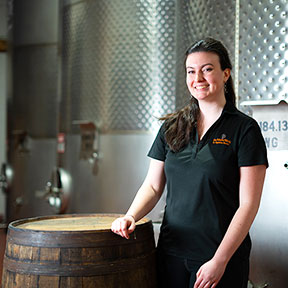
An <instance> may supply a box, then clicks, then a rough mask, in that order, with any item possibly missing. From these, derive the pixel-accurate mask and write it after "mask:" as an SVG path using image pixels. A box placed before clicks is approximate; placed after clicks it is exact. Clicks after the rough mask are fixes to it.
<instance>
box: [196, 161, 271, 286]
mask: <svg viewBox="0 0 288 288" xmlns="http://www.w3.org/2000/svg"><path fill="white" fill-rule="evenodd" d="M265 173H266V166H265V165H256V166H248V167H241V168H240V186H239V189H240V190H239V194H240V205H239V208H238V209H237V211H236V213H235V215H234V217H233V218H232V221H231V223H230V225H229V227H228V229H227V231H226V234H225V236H224V238H223V240H222V242H221V244H220V245H219V247H218V249H217V251H216V253H215V255H214V257H213V258H212V259H211V260H210V261H208V262H206V263H205V264H204V265H203V266H201V268H200V269H199V271H198V272H197V281H196V283H195V285H194V288H206V287H209V288H210V287H211V288H214V287H216V285H217V283H218V282H219V281H220V279H221V277H222V276H223V274H224V271H225V268H226V265H227V263H228V262H229V260H230V259H231V257H232V255H233V254H234V252H235V251H236V250H237V248H238V247H239V246H240V244H241V243H242V242H243V240H244V239H245V237H246V236H247V234H248V232H249V229H250V227H251V225H252V223H253V220H254V218H255V216H256V214H257V211H258V208H259V205H260V199H261V194H262V189H263V184H264V178H265Z"/></svg>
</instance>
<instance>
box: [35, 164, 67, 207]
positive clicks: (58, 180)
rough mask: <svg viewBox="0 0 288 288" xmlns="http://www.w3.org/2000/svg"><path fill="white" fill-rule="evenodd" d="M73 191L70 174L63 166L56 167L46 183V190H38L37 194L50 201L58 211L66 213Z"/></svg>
mask: <svg viewBox="0 0 288 288" xmlns="http://www.w3.org/2000/svg"><path fill="white" fill-rule="evenodd" d="M70 191H71V178H70V175H69V174H68V173H67V172H65V171H64V170H63V169H62V168H57V167H56V168H54V169H53V171H52V175H51V178H50V181H48V182H47V183H46V186H45V188H44V190H41V191H36V192H35V196H36V197H38V198H43V199H45V200H47V201H48V203H49V205H50V206H51V207H53V208H55V210H56V212H57V213H64V212H65V209H66V208H67V203H68V199H69V194H70Z"/></svg>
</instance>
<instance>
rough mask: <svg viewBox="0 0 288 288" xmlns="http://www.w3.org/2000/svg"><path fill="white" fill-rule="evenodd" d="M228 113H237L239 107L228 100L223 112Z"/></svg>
mask: <svg viewBox="0 0 288 288" xmlns="http://www.w3.org/2000/svg"><path fill="white" fill-rule="evenodd" d="M224 113H228V114H235V113H237V108H236V107H235V106H234V105H233V104H232V103H231V102H230V101H227V102H226V104H225V106H224V108H223V113H222V114H224Z"/></svg>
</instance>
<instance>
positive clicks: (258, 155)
mask: <svg viewBox="0 0 288 288" xmlns="http://www.w3.org/2000/svg"><path fill="white" fill-rule="evenodd" d="M254 165H266V167H268V160H267V149H266V145H265V142H264V139H263V136H262V133H261V130H260V128H259V126H258V124H257V122H256V121H255V120H254V119H251V121H250V123H249V124H248V125H247V127H246V129H245V130H244V131H243V134H242V137H241V141H240V143H239V150H238V166H239V167H241V166H254Z"/></svg>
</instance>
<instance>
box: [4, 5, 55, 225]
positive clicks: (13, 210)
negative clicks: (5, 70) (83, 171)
mask: <svg viewBox="0 0 288 288" xmlns="http://www.w3.org/2000/svg"><path fill="white" fill-rule="evenodd" d="M7 2H8V7H9V11H10V12H9V19H8V26H9V35H8V37H9V42H10V49H9V59H10V61H9V71H10V74H9V75H8V77H9V79H10V81H11V82H12V84H11V89H10V88H9V90H11V91H9V97H8V134H9V140H8V141H9V144H8V161H9V165H10V166H11V167H12V170H13V180H12V181H11V183H8V188H7V189H8V191H7V221H8V222H10V221H12V220H15V219H19V218H26V217H30V216H35V215H44V214H52V213H54V211H53V209H51V208H50V206H49V205H48V204H47V202H46V201H43V199H41V198H39V197H36V195H37V193H38V194H41V193H42V192H43V193H44V191H45V185H46V183H47V181H48V180H49V178H50V176H51V172H52V170H53V167H54V166H56V165H57V162H56V160H57V158H56V153H55V151H56V135H57V130H58V126H57V120H58V106H59V105H58V102H59V99H58V98H59V94H58V62H59V61H58V23H59V21H58V20H59V19H58V17H59V1H58V0H41V1H39V0H25V1H11V0H8V1H7ZM40 192H41V193H40Z"/></svg>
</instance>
